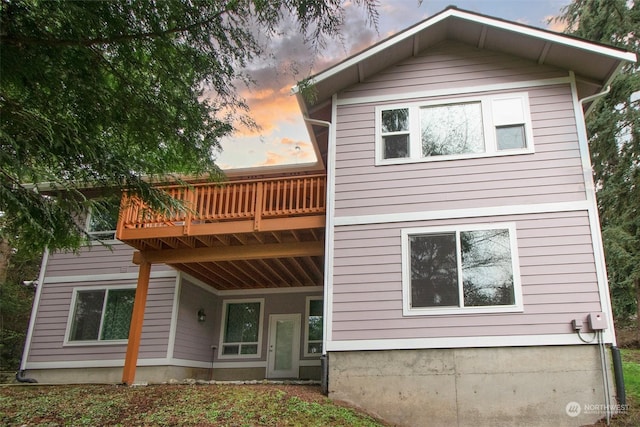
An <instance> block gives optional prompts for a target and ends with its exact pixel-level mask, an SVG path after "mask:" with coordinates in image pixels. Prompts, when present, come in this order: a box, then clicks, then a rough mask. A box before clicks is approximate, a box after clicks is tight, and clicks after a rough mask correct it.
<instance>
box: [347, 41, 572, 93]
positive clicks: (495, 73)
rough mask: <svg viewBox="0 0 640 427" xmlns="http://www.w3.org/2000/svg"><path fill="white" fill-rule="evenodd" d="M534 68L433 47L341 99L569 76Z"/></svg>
mask: <svg viewBox="0 0 640 427" xmlns="http://www.w3.org/2000/svg"><path fill="white" fill-rule="evenodd" d="M531 64H532V63H531V62H528V61H526V60H523V59H518V58H515V57H512V56H508V55H504V54H499V53H496V52H492V51H489V50H483V49H477V48H474V47H471V46H469V45H465V44H462V43H456V42H450V41H449V42H444V43H441V44H439V45H437V46H434V47H430V48H429V50H427V51H425V52H422V53H421V54H419V55H417V56H415V57H413V58H410V59H408V60H405V61H403V62H400V63H398V64H396V65H393V66H391V67H389V68H388V69H386V70H385V71H382V72H381V73H378V74H377V75H375V76H373V77H371V78H369V79H367V81H366V82H364V83H360V84H357V85H354V86H352V87H350V88H349V89H347V90H345V91H344V92H342V93H341V94H340V98H342V99H345V98H354V97H361V96H369V95H371V94H372V93H375V94H376V95H395V94H400V93H412V92H415V91H424V90H441V89H450V88H451V89H456V88H459V87H465V86H476V85H478V84H483V85H488V84H496V83H498V84H499V83H506V82H517V81H524V80H538V79H547V78H554V77H566V76H567V72H566V71H565V70H560V69H558V68H554V67H549V66H546V65H545V66H541V65H536V66H532V65H531Z"/></svg>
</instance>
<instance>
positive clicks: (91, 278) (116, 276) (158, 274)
mask: <svg viewBox="0 0 640 427" xmlns="http://www.w3.org/2000/svg"><path fill="white" fill-rule="evenodd" d="M177 275H178V272H177V271H176V270H165V271H155V272H153V271H152V272H151V274H150V275H149V278H150V279H164V278H174V277H176V276H177ZM110 280H136V281H137V280H138V273H137V272H136V273H113V274H84V275H80V276H55V277H47V278H46V279H44V281H45V283H47V284H49V283H79V282H100V281H110Z"/></svg>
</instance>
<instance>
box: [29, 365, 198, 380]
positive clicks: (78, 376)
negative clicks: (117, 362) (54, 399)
mask: <svg viewBox="0 0 640 427" xmlns="http://www.w3.org/2000/svg"><path fill="white" fill-rule="evenodd" d="M25 376H26V377H28V378H34V379H35V380H37V381H38V382H39V383H42V384H119V383H121V382H122V367H113V368H64V369H63V368H58V369H29V370H27V371H26V374H25ZM186 378H194V379H202V380H208V379H209V370H208V369H203V368H191V367H185V366H139V367H138V368H137V369H136V378H135V382H136V383H149V384H160V383H166V382H169V380H171V379H174V380H178V381H182V380H184V379H186Z"/></svg>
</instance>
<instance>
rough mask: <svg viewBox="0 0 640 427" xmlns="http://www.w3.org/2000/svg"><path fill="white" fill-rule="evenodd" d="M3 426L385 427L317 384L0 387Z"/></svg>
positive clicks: (0, 417) (0, 423) (0, 412)
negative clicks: (331, 396)
mask: <svg viewBox="0 0 640 427" xmlns="http://www.w3.org/2000/svg"><path fill="white" fill-rule="evenodd" d="M0 425H3V426H4V425H6V426H24V425H26V426H34V425H38V426H47V425H49V426H58V425H65V426H98V425H109V426H115V425H121V426H142V425H146V426H149V425H153V426H182V425H192V426H194V425H197V426H345V425H348V426H383V425H384V424H382V423H380V422H378V421H377V420H375V419H374V418H372V417H370V416H368V415H365V414H362V413H360V412H357V411H355V410H353V409H352V408H348V407H345V406H341V405H339V404H336V403H334V402H332V401H330V400H329V399H328V398H326V397H324V396H323V395H321V394H320V392H319V387H317V386H299V385H298V386H292V385H227V384H224V385H202V386H197V385H193V386H188V385H158V386H147V387H124V386H114V385H82V386H38V385H28V386H4V387H0Z"/></svg>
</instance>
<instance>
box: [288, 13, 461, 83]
mask: <svg viewBox="0 0 640 427" xmlns="http://www.w3.org/2000/svg"><path fill="white" fill-rule="evenodd" d="M452 12H454V10H453V9H450V10H446V11H444V12H442V13H439V14H437V15H435V16H432V17H431V18H427V19H426V20H425V21H423V22H422V23H421V24H418V25H416V26H414V27H412V28H409V29H407V30H405V31H403V32H401V33H399V34H398V35H396V36H392V37H390V38H388V39H387V40H384V41H382V42H380V43H378V44H376V45H374V46H372V47H371V48H369V49H367V50H365V51H363V52H361V53H359V54H356V55H355V56H352V57H351V58H347V59H346V60H344V61H342V62H340V63H338V64H336V65H334V66H333V67H331V68H329V69H327V70H325V71H323V72H321V73H319V74H316V76H315V77H312V78H311V80H310V83H311V84H316V83H318V82H320V81H322V80H325V79H327V78H329V77H331V76H333V75H335V74H338V73H340V72H342V71H344V70H346V69H347V68H349V67H353V66H354V65H357V64H358V63H359V62H361V61H364V60H365V59H367V58H370V57H371V56H373V55H375V54H376V53H378V52H381V51H383V50H384V49H386V48H388V47H391V46H393V45H394V44H396V43H398V42H399V41H402V40H404V39H406V38H409V37H412V36H414V35H415V34H417V33H419V32H420V31H422V30H424V29H425V28H427V27H430V26H432V25H434V24H436V23H438V22H440V21H442V20H444V19H446V18H448V17H449V16H452ZM292 91H293V92H294V93H298V92H299V89H298V86H297V85H296V86H294V87H293V89H292Z"/></svg>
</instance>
